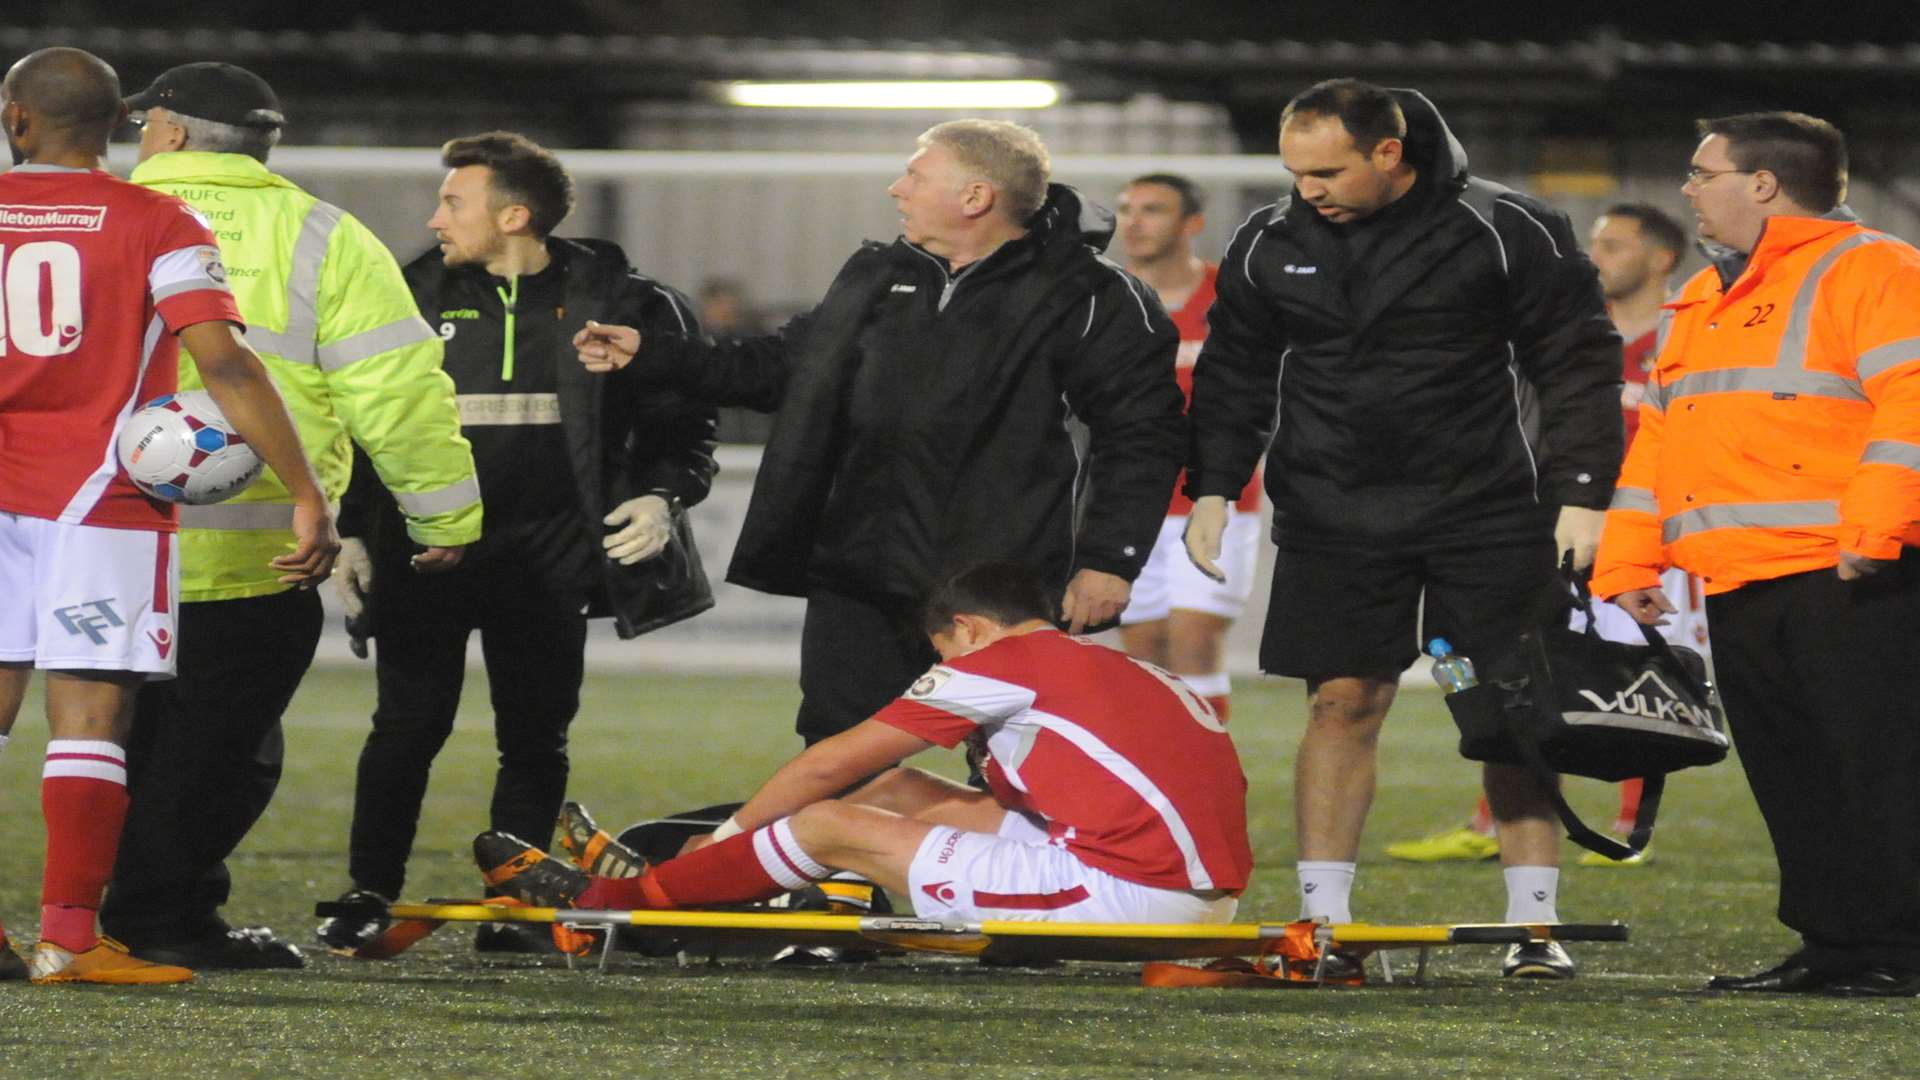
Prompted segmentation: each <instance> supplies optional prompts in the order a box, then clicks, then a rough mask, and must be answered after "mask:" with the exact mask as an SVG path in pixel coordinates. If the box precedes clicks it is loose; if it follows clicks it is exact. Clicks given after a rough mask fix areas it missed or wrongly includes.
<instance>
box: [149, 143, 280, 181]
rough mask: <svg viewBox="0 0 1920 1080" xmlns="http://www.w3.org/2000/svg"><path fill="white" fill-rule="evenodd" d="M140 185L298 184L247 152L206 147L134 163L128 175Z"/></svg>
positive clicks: (175, 152)
mask: <svg viewBox="0 0 1920 1080" xmlns="http://www.w3.org/2000/svg"><path fill="white" fill-rule="evenodd" d="M128 179H130V180H132V181H133V182H134V183H136V184H145V185H148V186H151V185H153V184H218V185H220V186H221V187H261V188H265V187H280V188H292V189H294V190H296V191H297V190H299V187H298V185H296V184H295V183H294V182H293V181H291V180H288V179H286V178H285V177H282V176H276V175H274V174H273V173H271V172H268V171H267V167H266V165H265V164H264V163H262V162H260V161H258V160H256V159H254V158H252V157H249V156H247V155H246V154H214V153H208V152H207V151H204V150H174V151H170V152H168V153H164V154H155V155H153V156H152V157H150V158H148V159H147V160H145V161H143V162H141V163H140V164H138V165H136V166H134V169H133V174H132V175H131V176H130V177H128Z"/></svg>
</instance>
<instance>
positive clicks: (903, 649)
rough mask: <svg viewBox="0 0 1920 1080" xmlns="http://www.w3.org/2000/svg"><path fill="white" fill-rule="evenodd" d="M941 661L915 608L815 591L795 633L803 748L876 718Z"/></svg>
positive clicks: (797, 723)
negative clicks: (796, 633) (869, 718)
mask: <svg viewBox="0 0 1920 1080" xmlns="http://www.w3.org/2000/svg"><path fill="white" fill-rule="evenodd" d="M939 659H940V656H939V654H938V653H936V652H934V651H933V646H932V645H931V644H930V643H929V642H928V641H927V635H926V632H925V631H924V630H922V629H921V627H920V612H919V609H918V606H917V605H914V604H909V603H906V602H904V601H903V602H898V603H885V602H875V601H869V600H861V599H856V598H854V597H851V596H845V595H842V594H840V593H833V592H825V591H821V590H816V591H814V592H813V593H812V594H810V595H809V596H808V597H807V615H806V619H805V621H804V622H803V623H802V624H801V628H800V712H799V715H798V717H797V718H796V719H795V721H794V730H796V731H798V732H799V733H800V737H801V738H802V739H804V740H806V743H807V745H808V746H812V745H813V744H814V743H817V742H819V741H820V740H821V739H824V738H827V737H828V736H831V735H838V734H839V733H841V732H843V731H845V730H847V729H848V728H850V727H852V726H854V725H855V724H858V723H859V722H860V721H862V720H865V719H866V718H867V717H869V716H872V715H873V714H874V713H876V712H879V711H880V709H881V707H882V706H884V705H886V703H887V702H889V701H892V700H893V699H894V698H896V697H899V696H900V695H901V694H903V693H905V692H906V689H907V687H909V686H912V685H913V680H915V679H917V678H919V677H920V676H921V675H922V674H924V673H925V672H926V670H927V668H929V667H932V666H933V664H934V663H935V662H936V661H937V660H939Z"/></svg>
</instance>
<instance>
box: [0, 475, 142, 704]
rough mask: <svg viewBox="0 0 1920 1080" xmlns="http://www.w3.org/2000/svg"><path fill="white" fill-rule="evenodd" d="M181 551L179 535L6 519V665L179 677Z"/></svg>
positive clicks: (2, 529) (0, 567)
mask: <svg viewBox="0 0 1920 1080" xmlns="http://www.w3.org/2000/svg"><path fill="white" fill-rule="evenodd" d="M178 550H179V549H178V547H177V542H176V540H175V537H174V534H172V533H162V532H151V531H148V530H145V529H109V528H105V527H102V526H99V525H63V524H61V523H60V522H58V521H51V520H48V519H46V518H37V517H28V516H26V515H24V514H12V513H7V512H5V511H0V597H5V598H6V599H5V602H4V603H0V660H7V661H13V662H16V663H18V662H22V661H32V663H33V666H34V667H37V668H43V669H46V670H51V671H63V670H91V671H136V672H143V673H145V674H147V675H148V676H150V677H153V678H162V679H165V678H172V677H173V671H174V660H175V658H176V655H177V654H176V650H175V644H176V642H177V639H178V637H179V633H180V630H179V624H178V618H177V612H178V611H179V608H180V560H179V558H178V557H177V554H178Z"/></svg>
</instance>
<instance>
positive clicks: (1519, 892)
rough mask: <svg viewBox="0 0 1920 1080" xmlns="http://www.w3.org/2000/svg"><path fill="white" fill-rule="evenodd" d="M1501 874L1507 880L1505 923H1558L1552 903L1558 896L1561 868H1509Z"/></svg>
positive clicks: (1558, 919)
mask: <svg viewBox="0 0 1920 1080" xmlns="http://www.w3.org/2000/svg"><path fill="white" fill-rule="evenodd" d="M1502 873H1504V874H1505V876H1506V879H1507V921H1508V922H1517V923H1542V922H1559V921H1560V915H1559V913H1558V912H1557V911H1555V910H1554V904H1555V902H1556V901H1557V900H1558V899H1559V896H1560V868H1559V867H1557V866H1509V867H1507V868H1506V869H1505V870H1504V871H1502Z"/></svg>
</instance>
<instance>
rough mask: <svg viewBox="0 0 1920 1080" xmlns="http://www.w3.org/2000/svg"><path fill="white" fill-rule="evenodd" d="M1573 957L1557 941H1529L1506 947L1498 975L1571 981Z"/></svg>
mask: <svg viewBox="0 0 1920 1080" xmlns="http://www.w3.org/2000/svg"><path fill="white" fill-rule="evenodd" d="M1573 972H1574V968H1573V957H1571V956H1568V955H1567V950H1566V949H1564V948H1562V947H1561V946H1560V943H1559V942H1557V941H1529V942H1527V943H1526V944H1524V945H1510V946H1508V947H1507V957H1506V960H1505V961H1504V962H1503V963H1501V965H1500V974H1502V975H1504V976H1506V977H1507V978H1510V979H1571V978H1573Z"/></svg>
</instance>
